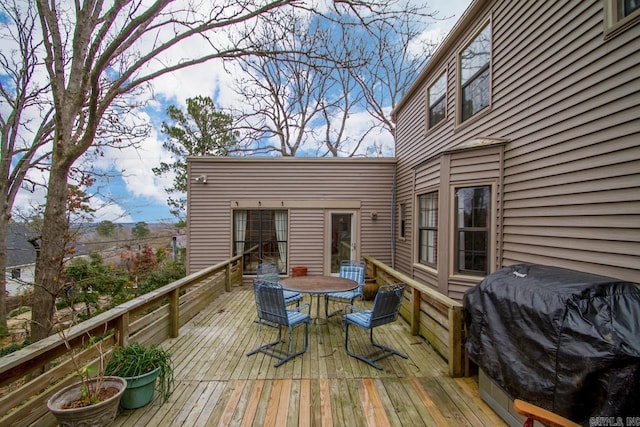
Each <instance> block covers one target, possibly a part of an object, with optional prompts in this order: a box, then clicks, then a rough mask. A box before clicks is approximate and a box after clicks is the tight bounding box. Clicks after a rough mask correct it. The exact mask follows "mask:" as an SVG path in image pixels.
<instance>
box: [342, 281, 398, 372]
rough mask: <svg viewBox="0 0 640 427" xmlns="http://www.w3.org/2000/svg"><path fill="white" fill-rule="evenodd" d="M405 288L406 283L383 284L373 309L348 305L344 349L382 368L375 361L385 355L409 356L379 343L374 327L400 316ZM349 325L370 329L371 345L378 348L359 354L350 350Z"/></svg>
mask: <svg viewBox="0 0 640 427" xmlns="http://www.w3.org/2000/svg"><path fill="white" fill-rule="evenodd" d="M404 289H405V284H404V283H397V284H394V285H384V286H381V287H380V289H378V293H377V294H376V298H375V300H374V301H373V308H372V309H371V310H361V309H359V308H357V307H354V306H353V305H349V306H347V308H346V310H345V315H344V318H343V322H344V325H345V335H344V349H345V351H346V352H347V354H348V355H349V356H351V357H355V358H356V359H360V360H362V361H363V362H365V363H368V364H369V365H371V366H373V367H374V368H377V369H382V366H380V365H378V364H377V363H375V362H377V361H378V360H380V359H383V358H385V357H388V356H391V355H394V354H395V355H397V356H400V357H403V358H405V359H407V358H408V356H407V355H405V354H402V353H400V352H399V351H397V350H394V349H392V348H390V347H387V346H384V345H382V344H378V343H376V342H374V340H373V329H374V328H376V327H378V326H381V325H385V324H387V323H391V322H395V320H396V319H397V318H398V313H399V311H400V306H401V305H402V298H403V295H404ZM349 325H355V326H359V327H361V328H364V329H368V330H369V339H370V341H371V345H373V346H374V347H377V350H375V351H373V352H371V353H369V354H366V355H359V354H355V353H353V352H351V351H350V350H349Z"/></svg>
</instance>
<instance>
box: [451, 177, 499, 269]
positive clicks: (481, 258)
mask: <svg viewBox="0 0 640 427" xmlns="http://www.w3.org/2000/svg"><path fill="white" fill-rule="evenodd" d="M455 212H456V217H455V238H456V241H455V263H456V272H458V273H461V274H469V275H477V276H485V275H487V274H488V273H489V254H490V251H489V242H490V240H491V239H490V234H489V233H490V228H491V227H490V225H491V224H490V221H491V186H488V185H485V186H479V187H464V188H458V189H457V190H456V193H455Z"/></svg>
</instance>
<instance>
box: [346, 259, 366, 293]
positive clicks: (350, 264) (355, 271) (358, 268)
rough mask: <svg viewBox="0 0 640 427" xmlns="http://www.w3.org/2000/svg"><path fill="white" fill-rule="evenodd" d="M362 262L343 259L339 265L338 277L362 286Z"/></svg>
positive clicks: (363, 267)
mask: <svg viewBox="0 0 640 427" xmlns="http://www.w3.org/2000/svg"><path fill="white" fill-rule="evenodd" d="M364 269H365V266H364V263H363V262H361V261H343V262H342V264H341V265H340V277H343V278H345V279H351V280H355V281H356V282H358V287H359V288H361V289H362V287H363V286H364Z"/></svg>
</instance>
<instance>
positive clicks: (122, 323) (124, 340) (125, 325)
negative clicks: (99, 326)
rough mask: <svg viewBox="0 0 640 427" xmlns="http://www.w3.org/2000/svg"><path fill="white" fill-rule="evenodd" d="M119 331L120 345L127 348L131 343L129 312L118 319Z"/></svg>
mask: <svg viewBox="0 0 640 427" xmlns="http://www.w3.org/2000/svg"><path fill="white" fill-rule="evenodd" d="M116 328H117V330H118V345H119V346H125V345H127V344H128V343H129V312H128V311H125V312H124V313H122V315H121V316H120V317H119V318H118V321H117V326H116Z"/></svg>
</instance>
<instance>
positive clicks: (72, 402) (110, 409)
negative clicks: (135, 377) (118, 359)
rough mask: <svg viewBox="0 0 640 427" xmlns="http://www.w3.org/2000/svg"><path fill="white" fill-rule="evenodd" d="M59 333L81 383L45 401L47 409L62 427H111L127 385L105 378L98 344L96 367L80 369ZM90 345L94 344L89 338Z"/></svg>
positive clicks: (62, 332)
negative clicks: (108, 426) (109, 426)
mask: <svg viewBox="0 0 640 427" xmlns="http://www.w3.org/2000/svg"><path fill="white" fill-rule="evenodd" d="M59 333H60V335H61V336H62V338H63V339H64V343H65V345H66V347H67V349H68V350H69V351H70V352H71V361H72V363H73V367H74V370H75V372H76V374H77V375H78V376H79V377H80V381H79V382H77V383H75V384H71V385H70V386H67V387H64V388H63V389H61V390H59V391H58V392H56V393H55V394H53V395H52V396H51V397H50V398H49V400H47V408H48V409H49V411H50V412H51V413H52V414H53V415H54V416H55V417H56V419H57V420H58V423H59V424H60V425H63V426H86V425H91V426H106V425H109V424H111V422H112V421H113V420H114V419H115V417H116V415H117V413H118V405H119V403H120V398H121V397H122V394H123V393H124V390H125V388H126V386H127V381H126V380H124V379H123V378H119V377H114V376H107V375H105V374H104V368H105V365H106V362H105V353H104V352H103V351H102V345H101V341H98V343H97V348H98V352H99V354H100V357H99V359H98V366H96V365H91V366H88V367H86V366H80V365H79V363H78V361H77V360H76V356H75V352H74V350H73V349H72V348H71V346H70V345H69V340H68V339H67V336H66V334H65V332H64V331H63V330H60V332H59ZM90 341H93V339H92V338H91V337H90Z"/></svg>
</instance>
